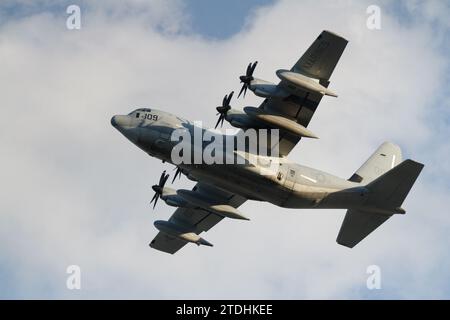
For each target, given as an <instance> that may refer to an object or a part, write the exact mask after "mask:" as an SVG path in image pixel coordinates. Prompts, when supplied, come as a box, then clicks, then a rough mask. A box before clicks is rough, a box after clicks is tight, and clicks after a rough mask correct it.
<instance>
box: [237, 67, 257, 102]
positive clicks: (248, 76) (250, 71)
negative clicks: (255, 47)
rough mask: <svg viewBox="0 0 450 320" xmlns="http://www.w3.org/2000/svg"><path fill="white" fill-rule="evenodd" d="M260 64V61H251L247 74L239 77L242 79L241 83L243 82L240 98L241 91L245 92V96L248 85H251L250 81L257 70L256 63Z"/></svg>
mask: <svg viewBox="0 0 450 320" xmlns="http://www.w3.org/2000/svg"><path fill="white" fill-rule="evenodd" d="M257 64H258V61H255V62H254V63H253V64H252V63H251V62H250V63H249V64H248V67H247V71H246V72H245V76H240V77H239V79H240V80H241V83H243V85H242V88H241V91H239V95H238V98H239V97H240V96H241V93H242V92H244V96H243V97H244V98H245V93H246V92H247V89H248V86H249V85H250V82H251V81H252V80H253V79H254V78H253V71H255V68H256V65H257Z"/></svg>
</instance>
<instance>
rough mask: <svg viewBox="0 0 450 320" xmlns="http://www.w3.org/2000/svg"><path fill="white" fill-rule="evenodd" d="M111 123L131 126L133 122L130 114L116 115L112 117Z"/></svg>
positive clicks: (119, 125) (116, 125)
mask: <svg viewBox="0 0 450 320" xmlns="http://www.w3.org/2000/svg"><path fill="white" fill-rule="evenodd" d="M111 124H112V126H113V127H116V128H117V127H129V126H130V124H131V119H130V117H129V116H120V115H117V116H114V117H112V118H111Z"/></svg>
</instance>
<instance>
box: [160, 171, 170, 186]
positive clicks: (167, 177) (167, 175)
mask: <svg viewBox="0 0 450 320" xmlns="http://www.w3.org/2000/svg"><path fill="white" fill-rule="evenodd" d="M164 172H165V171H164ZM167 179H169V174H166V175H165V176H164V179H163V183H162V185H161V187H162V188H164V185H165V184H166V181H167Z"/></svg>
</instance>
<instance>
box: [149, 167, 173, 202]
mask: <svg viewBox="0 0 450 320" xmlns="http://www.w3.org/2000/svg"><path fill="white" fill-rule="evenodd" d="M167 179H169V174H166V170H164V171H163V173H162V174H161V177H160V178H159V183H158V184H155V185H153V186H152V189H153V191H155V195H154V196H153V198H152V200H151V201H150V204H152V202H153V201H155V203H154V204H153V209H155V206H156V203H157V202H158V199H159V197H160V196H161V195H162V192H163V188H164V185H165V184H166V181H167Z"/></svg>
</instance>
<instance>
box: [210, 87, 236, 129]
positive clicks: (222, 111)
mask: <svg viewBox="0 0 450 320" xmlns="http://www.w3.org/2000/svg"><path fill="white" fill-rule="evenodd" d="M233 94H234V91H231V93H230V94H229V95H225V97H223V101H222V105H221V106H218V107H217V108H216V110H217V112H218V113H217V115H220V116H219V119H218V120H217V123H216V126H215V127H214V129H216V128H217V126H218V125H219V123H220V126H221V127H222V126H223V121H224V120H225V117H226V116H227V112H228V111H230V109H231V107H230V101H231V98H232V97H233Z"/></svg>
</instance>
